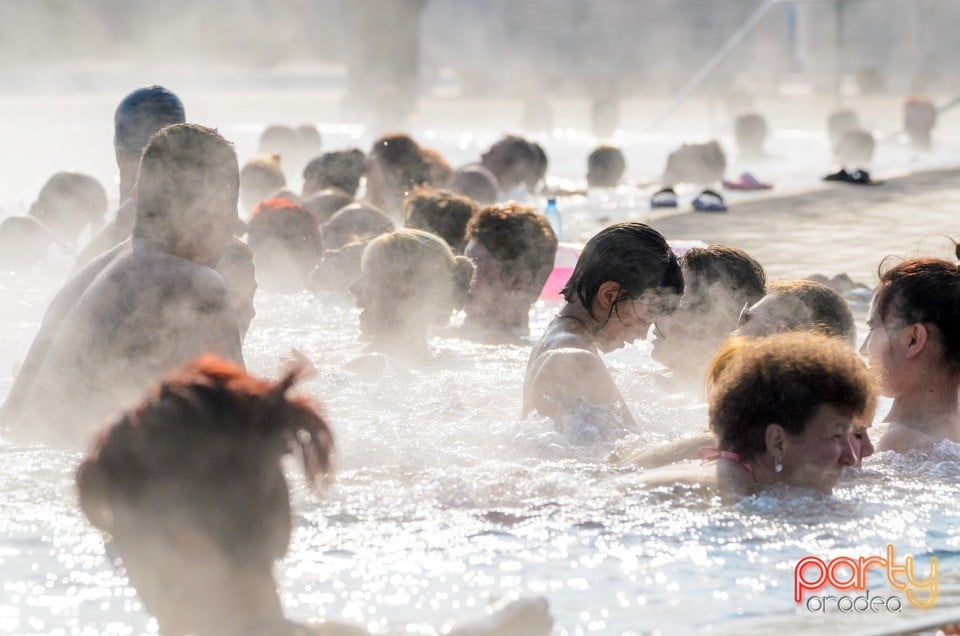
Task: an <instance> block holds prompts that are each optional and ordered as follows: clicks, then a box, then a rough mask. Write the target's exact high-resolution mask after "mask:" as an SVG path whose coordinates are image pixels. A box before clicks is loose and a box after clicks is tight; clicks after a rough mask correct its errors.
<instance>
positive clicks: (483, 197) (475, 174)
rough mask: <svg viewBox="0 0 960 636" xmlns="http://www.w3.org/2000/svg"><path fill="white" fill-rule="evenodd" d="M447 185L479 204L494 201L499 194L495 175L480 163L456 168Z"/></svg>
mask: <svg viewBox="0 0 960 636" xmlns="http://www.w3.org/2000/svg"><path fill="white" fill-rule="evenodd" d="M449 187H450V190H451V191H453V192H456V193H457V194H462V195H464V196H467V197H470V198H471V199H473V200H474V201H476V202H477V203H479V204H480V205H485V204H488V203H496V201H497V199H498V198H499V196H500V189H499V185H498V183H497V177H496V176H495V175H494V174H493V173H492V172H490V171H489V170H487V169H486V168H484V167H483V166H481V165H471V166H464V167H463V168H458V169H457V171H456V173H454V175H453V178H452V179H451V180H450V184H449Z"/></svg>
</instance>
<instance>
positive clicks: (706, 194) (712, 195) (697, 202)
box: [693, 190, 727, 212]
mask: <svg viewBox="0 0 960 636" xmlns="http://www.w3.org/2000/svg"><path fill="white" fill-rule="evenodd" d="M693 209H694V210H696V211H697V212H726V211H727V204H726V203H724V202H723V197H722V196H720V195H719V194H718V193H716V192H714V191H713V190H704V191H703V192H701V193H700V194H698V195H697V198H696V199H694V200H693Z"/></svg>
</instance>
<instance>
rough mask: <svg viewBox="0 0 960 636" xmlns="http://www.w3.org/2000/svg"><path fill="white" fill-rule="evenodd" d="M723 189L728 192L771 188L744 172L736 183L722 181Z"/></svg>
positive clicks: (769, 185)
mask: <svg viewBox="0 0 960 636" xmlns="http://www.w3.org/2000/svg"><path fill="white" fill-rule="evenodd" d="M723 187H724V188H726V189H728V190H769V189H771V188H772V187H773V186H772V185H771V184H769V183H763V182H762V181H758V180H757V178H756V177H754V176H753V175H752V174H750V173H749V172H744V173H742V174H741V175H740V178H739V179H737V180H736V181H724V182H723Z"/></svg>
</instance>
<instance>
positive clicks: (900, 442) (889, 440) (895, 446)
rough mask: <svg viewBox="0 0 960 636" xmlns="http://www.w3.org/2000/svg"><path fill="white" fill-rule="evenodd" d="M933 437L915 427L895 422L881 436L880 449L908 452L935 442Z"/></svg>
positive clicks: (878, 445) (878, 448)
mask: <svg viewBox="0 0 960 636" xmlns="http://www.w3.org/2000/svg"><path fill="white" fill-rule="evenodd" d="M933 441H934V440H933V438H932V437H930V436H929V435H927V434H926V433H923V432H921V431H918V430H917V429H915V428H910V427H909V426H904V425H902V424H893V425H891V426H890V428H889V429H887V432H886V433H884V434H883V437H881V438H880V442H879V443H878V444H877V450H878V451H889V450H892V451H896V452H898V453H906V452H907V451H909V450H912V449H914V448H925V447H927V446H931V445H932V444H933Z"/></svg>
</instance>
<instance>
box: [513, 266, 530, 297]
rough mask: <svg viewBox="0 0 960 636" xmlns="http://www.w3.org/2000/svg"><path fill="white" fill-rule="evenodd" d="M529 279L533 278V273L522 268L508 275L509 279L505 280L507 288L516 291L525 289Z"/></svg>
mask: <svg viewBox="0 0 960 636" xmlns="http://www.w3.org/2000/svg"><path fill="white" fill-rule="evenodd" d="M531 280H533V274H531V273H530V272H529V271H527V270H524V271H522V272H518V273H516V274H515V275H513V276H511V277H510V280H509V281H508V282H507V289H509V290H510V291H517V292H522V291H526V290H527V289H529V287H530V281H531Z"/></svg>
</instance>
